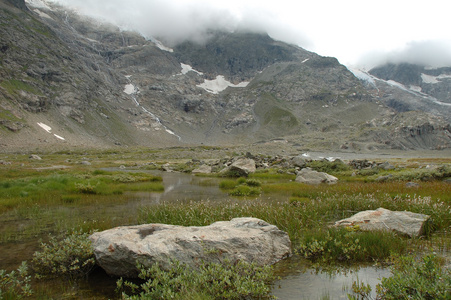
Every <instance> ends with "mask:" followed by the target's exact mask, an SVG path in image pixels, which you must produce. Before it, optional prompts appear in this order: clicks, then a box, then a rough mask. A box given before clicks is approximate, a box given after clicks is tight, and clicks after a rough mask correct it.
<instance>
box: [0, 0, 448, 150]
mask: <svg viewBox="0 0 451 300" xmlns="http://www.w3.org/2000/svg"><path fill="white" fill-rule="evenodd" d="M22 4H23V1H21V0H9V1H6V0H0V14H1V18H0V134H1V138H0V147H1V148H2V149H3V150H8V149H13V148H16V149H17V148H20V147H22V148H23V147H25V148H27V147H28V148H30V147H33V148H36V147H37V148H40V147H47V148H49V147H50V148H55V149H57V148H61V147H63V148H64V147H75V146H81V147H112V146H115V145H116V146H118V145H121V146H136V145H142V146H151V147H163V146H174V145H190V144H201V143H202V144H209V145H234V144H252V143H254V144H255V143H257V144H264V143H270V142H283V143H288V144H290V145H292V146H294V147H297V148H302V149H320V148H321V149H324V148H327V149H342V150H350V151H363V150H375V149H391V148H396V149H444V148H450V147H451V133H450V131H451V130H450V125H449V122H450V114H449V113H448V112H449V110H447V109H449V108H448V106H447V105H448V104H449V103H450V102H451V101H450V100H449V98H446V97H447V96H446V95H448V94H447V93H448V92H447V87H446V86H448V87H450V85H449V82H448V81H449V80H448V77H447V76H446V74H449V73H446V72H448V69H443V70H440V72H442V71H443V72H445V73H437V72H438V71H437V70H435V71H434V70H426V69H424V68H423V69H419V70H416V69H415V70H416V71H415V72H417V73H415V74H417V75H418V74H420V75H419V76H420V79H421V81H418V76H417V75H412V76H413V77H415V76H416V77H415V78H416V79H415V78H413V77H412V78H410V77H409V76H410V75H408V76H400V75H399V76H400V77H397V76H398V75H393V74H397V73H396V72H394V71H392V69H390V70H386V71H384V72H385V73H384V72H382V73H377V72H378V71H377V69H376V70H372V71H371V72H370V74H367V73H362V72H357V71H353V72H351V71H349V70H348V69H347V68H346V67H344V66H343V65H341V64H340V63H339V62H338V61H337V60H336V59H335V58H331V57H322V56H319V55H317V54H315V53H312V52H309V51H306V50H304V49H302V48H299V47H297V46H293V45H289V44H286V43H283V42H279V41H274V40H273V39H271V38H270V37H269V36H268V35H266V34H260V33H252V32H233V33H231V32H211V34H210V35H211V37H210V39H208V40H207V41H205V43H203V44H199V43H194V42H189V41H187V42H184V43H181V44H178V45H174V46H173V47H172V48H169V47H167V46H165V45H163V44H162V43H161V42H160V41H158V40H156V39H154V38H145V37H143V36H141V35H139V34H137V33H135V32H128V31H123V30H120V29H119V28H117V27H115V26H112V25H109V24H103V23H100V22H98V21H96V20H92V19H89V18H86V17H83V16H80V15H77V14H76V13H74V12H72V11H68V10H67V9H65V8H63V7H58V6H55V5H53V4H49V3H46V2H45V1H42V0H30V1H27V5H28V9H26V8H24V7H23V5H22ZM406 72H407V73H408V74H411V73H409V72H408V71H406ZM418 72H419V73H418ZM434 72H435V73H434ZM384 74H385V75H384ZM423 74H424V75H423ZM434 74H435V75H434ZM443 74H445V75H443ZM376 75H377V76H378V77H380V78H377V77H376ZM393 76H395V77H393ZM428 76H429V77H428ZM404 77H405V78H404ZM415 80H416V81H415ZM395 81H396V82H397V83H396V82H395ZM435 81H437V82H438V83H439V85H437V82H435ZM442 83H443V85H442ZM402 84H404V85H402ZM447 84H448V85H447ZM406 86H408V87H407V88H406ZM411 86H414V87H413V88H412V87H411ZM420 88H421V90H420ZM444 99H445V100H444ZM446 99H448V100H446Z"/></svg>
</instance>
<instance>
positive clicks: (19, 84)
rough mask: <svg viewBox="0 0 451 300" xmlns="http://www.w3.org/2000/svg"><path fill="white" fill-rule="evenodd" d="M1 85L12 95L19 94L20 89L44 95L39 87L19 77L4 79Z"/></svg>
mask: <svg viewBox="0 0 451 300" xmlns="http://www.w3.org/2000/svg"><path fill="white" fill-rule="evenodd" d="M0 86H1V87H2V88H4V89H5V90H6V91H7V92H8V93H9V94H10V95H17V92H18V91H25V92H28V93H31V94H35V95H40V96H42V93H41V92H40V91H39V90H38V89H37V88H35V87H34V86H32V85H30V84H28V83H26V82H23V81H21V80H17V79H10V80H5V81H2V82H1V83H0Z"/></svg>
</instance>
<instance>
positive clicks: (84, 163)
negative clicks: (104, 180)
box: [81, 160, 91, 166]
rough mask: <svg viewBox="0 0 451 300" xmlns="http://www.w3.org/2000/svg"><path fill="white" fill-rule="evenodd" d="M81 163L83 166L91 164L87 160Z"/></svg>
mask: <svg viewBox="0 0 451 300" xmlns="http://www.w3.org/2000/svg"><path fill="white" fill-rule="evenodd" d="M81 164H82V165H84V166H90V165H91V163H90V162H89V161H87V160H84V161H82V162H81Z"/></svg>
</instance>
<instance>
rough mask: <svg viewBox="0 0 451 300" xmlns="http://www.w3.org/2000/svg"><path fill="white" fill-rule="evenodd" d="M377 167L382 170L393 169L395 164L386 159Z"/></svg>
mask: <svg viewBox="0 0 451 300" xmlns="http://www.w3.org/2000/svg"><path fill="white" fill-rule="evenodd" d="M378 167H379V168H381V169H384V170H393V169H394V168H395V166H394V165H392V164H391V163H389V162H388V161H386V162H383V163H381V164H380V165H378Z"/></svg>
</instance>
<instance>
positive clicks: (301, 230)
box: [139, 181, 451, 262]
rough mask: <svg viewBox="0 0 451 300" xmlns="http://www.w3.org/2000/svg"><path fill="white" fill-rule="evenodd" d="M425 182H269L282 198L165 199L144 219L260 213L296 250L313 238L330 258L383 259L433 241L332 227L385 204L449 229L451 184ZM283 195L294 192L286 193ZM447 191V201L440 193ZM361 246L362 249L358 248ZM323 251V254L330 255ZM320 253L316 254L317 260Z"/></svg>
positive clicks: (198, 221)
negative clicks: (417, 186)
mask: <svg viewBox="0 0 451 300" xmlns="http://www.w3.org/2000/svg"><path fill="white" fill-rule="evenodd" d="M222 182H224V183H223V185H224V186H227V187H229V188H233V182H235V183H237V181H233V182H232V181H222ZM424 184H425V188H424V190H411V189H409V188H407V187H405V183H400V182H389V183H376V182H374V183H363V182H353V183H343V184H337V185H332V186H325V185H321V186H307V185H304V184H299V183H295V182H287V183H279V184H269V185H265V184H263V186H262V190H263V192H264V193H265V194H266V195H278V197H274V198H275V199H279V200H260V199H243V200H240V201H239V202H228V203H215V202H209V201H201V202H178V203H164V204H162V205H159V206H157V207H151V208H145V207H144V208H142V210H141V212H140V215H139V222H140V223H167V224H176V225H183V226H205V225H209V224H211V223H213V222H216V221H220V220H230V219H232V218H234V217H256V218H260V219H263V220H265V221H267V222H268V223H271V224H274V225H276V226H278V227H279V229H281V230H283V231H286V232H287V233H288V234H289V236H290V239H291V240H292V242H293V247H294V249H302V248H310V247H312V245H314V244H312V242H311V241H313V240H316V241H317V242H318V243H320V244H321V243H323V245H322V246H323V247H325V248H324V249H323V252H324V253H326V254H327V255H326V256H325V258H324V259H326V260H331V259H332V260H337V261H354V262H355V261H358V262H360V261H373V260H383V259H385V258H387V257H388V256H390V254H391V251H393V252H395V253H403V252H405V251H407V249H409V248H410V249H412V248H414V247H415V248H416V247H419V246H420V245H423V244H427V243H428V241H427V239H426V240H407V239H405V238H403V237H401V236H397V235H394V234H392V233H387V232H382V233H367V232H348V231H344V230H336V229H334V230H332V229H327V228H328V227H329V226H330V225H332V224H333V223H334V222H335V221H338V220H340V219H343V218H348V217H350V216H352V215H353V214H355V213H357V212H360V211H363V210H375V209H377V208H379V207H384V208H386V209H390V210H395V211H404V210H408V211H412V212H416V213H423V214H428V215H430V216H431V218H432V222H433V226H434V228H433V230H448V229H449V228H450V226H451V219H450V215H451V203H450V200H449V196H448V194H447V193H449V192H450V185H448V184H446V183H442V182H430V183H429V182H428V183H424ZM238 186H240V185H238ZM394 191H397V193H395V192H394ZM403 192H404V193H403ZM290 194H291V196H290ZM281 195H286V196H288V197H280V196H281ZM423 195H424V196H423ZM426 195H428V196H426ZM431 195H432V196H431ZM443 196H444V198H445V201H442V200H441V198H440V197H443ZM327 236H328V238H326V237H327ZM351 237H352V238H351ZM356 240H358V243H356V242H355V241H356ZM357 246H359V247H360V248H354V247H357ZM357 250H359V251H357ZM305 251H310V250H308V249H307V250H305ZM315 251H316V250H315ZM340 251H341V252H340ZM346 251H347V252H346ZM323 252H321V253H322V254H324V253H323ZM346 254H349V256H347V255H346ZM307 256H308V257H309V256H310V255H307ZM316 256H317V255H312V256H311V257H312V259H315V258H316Z"/></svg>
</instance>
